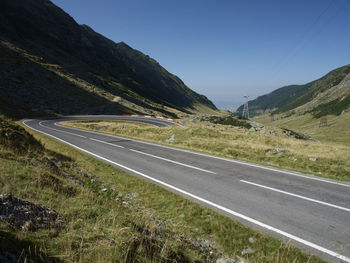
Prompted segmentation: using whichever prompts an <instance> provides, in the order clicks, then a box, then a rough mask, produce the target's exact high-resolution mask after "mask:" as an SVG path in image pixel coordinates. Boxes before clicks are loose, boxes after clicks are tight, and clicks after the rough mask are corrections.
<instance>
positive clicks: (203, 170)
mask: <svg viewBox="0 0 350 263" xmlns="http://www.w3.org/2000/svg"><path fill="white" fill-rule="evenodd" d="M129 150H130V151H132V152H136V153H140V154H144V155H147V156H150V157H153V158H157V159H160V160H163V161H166V162H170V163H174V164H177V165H182V166H185V167H188V168H192V169H196V170H199V171H202V172H206V173H210V174H216V173H215V172H212V171H209V170H205V169H202V168H199V167H196V166H192V165H189V164H185V163H180V162H177V161H173V160H170V159H167V158H163V157H160V156H156V155H153V154H149V153H145V152H141V151H138V150H134V149H129Z"/></svg>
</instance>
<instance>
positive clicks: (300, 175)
mask: <svg viewBox="0 0 350 263" xmlns="http://www.w3.org/2000/svg"><path fill="white" fill-rule="evenodd" d="M57 126H61V127H64V128H67V129H71V130H76V131H82V129H76V128H72V127H68V126H63V125H60V124H58V123H57ZM84 132H87V133H93V134H98V135H101V136H108V137H112V138H117V139H128V140H130V141H133V142H137V143H142V144H147V145H151V146H155V147H160V148H164V149H169V150H173V151H179V152H185V153H190V154H195V155H199V156H203V157H207V158H212V159H217V160H221V161H225V162H230V163H237V164H241V165H246V166H251V167H255V168H260V169H264V170H268V171H273V172H278V173H282V174H288V175H292V176H297V177H301V178H305V179H308V180H315V181H318V182H323V183H328V184H334V185H338V186H344V187H349V188H350V184H349V183H342V182H338V181H332V180H328V179H324V178H320V177H317V176H312V175H303V174H298V173H295V172H292V171H287V170H281V169H278V168H272V167H267V166H262V165H258V164H253V163H248V162H243V161H238V160H234V159H229V158H224V157H219V156H214V155H209V154H205V153H200V152H194V151H190V150H185V149H180V148H176V147H171V146H166V145H161V144H156V143H152V142H145V141H141V140H137V139H132V138H126V137H121V136H116V135H111V134H106V133H102V132H94V131H88V130H84Z"/></svg>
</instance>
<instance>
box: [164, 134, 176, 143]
mask: <svg viewBox="0 0 350 263" xmlns="http://www.w3.org/2000/svg"><path fill="white" fill-rule="evenodd" d="M174 141H175V134H173V135H171V136H170V138H168V139H166V140H165V142H174Z"/></svg>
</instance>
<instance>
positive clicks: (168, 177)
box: [24, 116, 350, 262]
mask: <svg viewBox="0 0 350 263" xmlns="http://www.w3.org/2000/svg"><path fill="white" fill-rule="evenodd" d="M72 119H76V120H78V119H81V120H83V119H85V120H86V119H91V120H92V119H106V120H112V119H113V120H116V119H118V120H131V121H140V122H144V123H149V124H152V125H156V126H161V127H162V126H167V125H176V124H175V123H173V122H169V121H164V120H160V119H154V118H136V117H124V116H84V117H83V116H80V117H78V116H76V117H65V118H62V119H46V120H43V119H35V120H26V121H24V124H25V125H26V126H28V127H29V128H32V129H34V130H36V131H39V132H41V133H44V134H46V135H49V136H51V137H54V138H55V139H58V140H60V141H62V142H65V143H67V144H69V145H70V146H72V147H75V148H77V149H79V150H81V151H83V152H85V153H88V154H91V155H93V156H95V157H96V158H99V159H101V160H103V161H105V162H108V163H110V164H111V165H113V166H115V167H118V168H120V169H122V170H125V171H128V172H129V173H132V174H136V175H138V176H141V177H144V178H146V179H148V180H151V181H153V182H155V183H157V184H160V185H162V186H164V187H166V188H169V189H171V190H172V191H175V192H177V193H180V194H182V195H184V196H186V197H187V198H190V199H192V200H195V201H197V202H199V203H202V204H204V205H206V206H209V207H211V208H213V209H215V210H217V211H219V212H221V213H224V214H226V215H228V216H231V217H232V218H234V219H237V220H239V221H241V222H242V223H243V224H246V225H248V226H252V227H253V228H255V229H258V230H260V231H262V232H264V233H267V234H269V235H272V236H275V237H277V238H279V239H281V240H283V241H285V242H287V241H289V242H291V243H293V244H294V245H295V246H297V247H299V248H301V249H303V250H304V251H306V252H308V253H311V254H316V255H318V256H320V257H322V258H324V259H325V260H327V261H330V262H350V184H349V183H345V182H337V181H332V180H328V179H324V178H320V177H316V176H312V175H304V174H300V173H296V172H290V171H282V170H278V169H275V168H270V167H264V166H259V165H254V164H251V163H245V162H241V161H236V160H231V159H225V158H219V157H215V156H210V155H205V154H200V153H195V152H190V151H186V150H181V149H176V148H171V147H166V146H160V145H156V144H151V143H145V142H141V141H137V140H131V139H127V138H122V137H118V136H111V135H104V134H99V133H94V132H88V131H83V130H77V129H72V128H67V127H63V126H60V125H59V124H57V122H59V121H63V120H72Z"/></svg>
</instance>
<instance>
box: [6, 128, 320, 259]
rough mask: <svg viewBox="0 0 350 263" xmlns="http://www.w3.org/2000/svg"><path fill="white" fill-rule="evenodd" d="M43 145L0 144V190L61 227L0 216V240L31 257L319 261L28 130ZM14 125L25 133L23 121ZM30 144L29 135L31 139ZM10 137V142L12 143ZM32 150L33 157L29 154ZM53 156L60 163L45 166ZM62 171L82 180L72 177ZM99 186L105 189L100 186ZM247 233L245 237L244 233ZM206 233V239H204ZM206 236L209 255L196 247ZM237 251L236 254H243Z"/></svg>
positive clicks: (206, 251)
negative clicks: (29, 226) (16, 224)
mask: <svg viewBox="0 0 350 263" xmlns="http://www.w3.org/2000/svg"><path fill="white" fill-rule="evenodd" d="M28 131H29V132H30V133H31V134H33V135H34V137H35V138H36V139H37V140H40V141H41V143H42V145H44V146H45V149H44V148H40V149H39V148H37V147H33V148H30V147H29V148H28V149H30V150H28V151H27V152H22V153H21V154H18V153H17V151H16V149H17V148H18V147H20V146H18V145H17V144H12V143H8V142H7V141H5V142H6V143H5V144H1V147H0V154H1V155H0V166H1V167H2V169H1V171H0V187H1V192H3V193H4V192H6V193H11V194H13V195H14V196H16V197H18V198H22V199H25V200H29V201H32V202H34V203H38V204H42V205H45V206H48V207H51V208H53V209H54V210H55V211H57V212H58V213H59V214H60V215H61V216H62V217H63V222H64V223H63V227H62V229H61V230H59V231H58V230H55V229H51V230H39V231H37V232H25V231H21V230H16V229H12V228H11V227H9V226H8V225H7V224H5V223H3V222H1V224H0V244H1V246H2V248H6V249H7V250H9V251H12V252H13V253H22V256H23V257H25V258H27V260H28V261H32V262H48V261H63V262H215V260H216V258H217V257H219V256H220V255H222V254H226V255H227V256H230V257H235V256H241V253H240V252H241V251H242V250H243V249H245V248H247V247H251V248H252V249H253V250H254V252H253V253H251V254H248V255H245V256H244V258H245V259H247V260H249V262H307V261H308V262H321V260H320V259H318V258H316V257H313V256H312V257H310V256H309V255H307V254H305V253H302V252H300V250H298V249H296V248H293V247H291V246H289V245H285V244H283V243H281V242H280V241H278V240H276V239H273V238H271V237H268V236H265V235H262V234H260V233H258V232H256V231H253V230H251V229H250V228H248V227H245V226H243V225H241V224H240V223H238V222H236V221H234V220H232V219H230V218H228V217H226V216H223V215H220V214H218V213H216V212H214V211H212V210H211V209H208V208H206V207H203V206H201V205H199V204H196V203H193V202H191V201H189V200H187V199H185V198H183V197H181V196H179V195H177V194H174V193H172V192H170V191H168V190H166V189H163V188H161V187H159V186H157V185H154V184H152V183H150V182H147V181H145V180H142V179H140V178H138V177H134V176H130V175H127V174H125V173H122V172H120V171H119V170H117V169H115V168H114V167H112V166H110V165H108V164H106V163H103V162H101V161H99V160H96V159H94V158H92V157H90V156H87V155H86V154H83V153H81V152H79V151H77V150H75V149H72V148H71V147H69V146H67V145H64V144H62V143H60V142H57V141H55V140H53V139H51V138H49V137H47V136H45V135H41V134H38V133H36V132H33V131H30V130H28ZM18 132H19V133H21V134H25V132H24V131H23V130H22V129H18ZM34 144H36V143H34ZM13 145H14V146H13ZM33 158H34V161H33ZM57 160H59V161H60V162H61V167H60V169H59V170H52V169H49V168H48V165H47V164H48V163H50V161H56V162H57ZM63 170H64V171H65V172H67V173H69V174H71V175H72V176H74V177H76V178H77V179H79V180H81V181H83V182H84V185H83V186H82V185H78V184H74V183H73V182H72V180H71V179H69V178H66V177H64V176H62V171H63ZM103 188H106V189H107V190H106V191H102V189H103ZM249 237H254V238H255V239H256V241H255V242H254V243H253V244H251V243H250V242H249V241H248V239H249ZM204 240H207V241H204ZM200 243H206V244H207V243H209V244H212V247H216V249H213V252H214V253H213V255H212V256H210V253H209V250H205V249H204V250H203V249H201V248H200V246H199V244H200ZM242 257H243V256H242Z"/></svg>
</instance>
